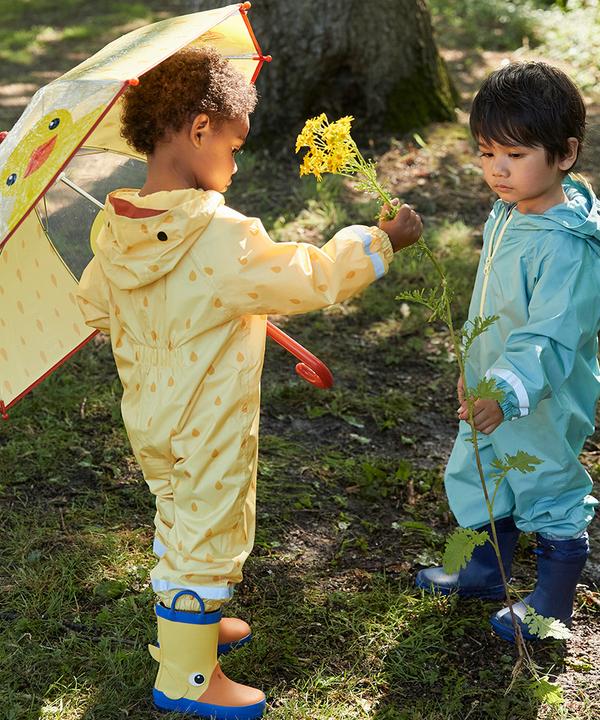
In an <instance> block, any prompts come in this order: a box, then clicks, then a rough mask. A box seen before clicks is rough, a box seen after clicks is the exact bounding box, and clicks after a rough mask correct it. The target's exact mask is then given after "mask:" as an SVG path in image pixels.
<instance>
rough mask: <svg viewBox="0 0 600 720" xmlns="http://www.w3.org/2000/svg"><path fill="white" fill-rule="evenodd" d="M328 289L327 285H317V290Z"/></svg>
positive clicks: (325, 290) (324, 290) (323, 290)
mask: <svg viewBox="0 0 600 720" xmlns="http://www.w3.org/2000/svg"><path fill="white" fill-rule="evenodd" d="M328 289H329V288H328V287H327V285H319V286H318V287H317V290H320V291H321V292H327V290H328Z"/></svg>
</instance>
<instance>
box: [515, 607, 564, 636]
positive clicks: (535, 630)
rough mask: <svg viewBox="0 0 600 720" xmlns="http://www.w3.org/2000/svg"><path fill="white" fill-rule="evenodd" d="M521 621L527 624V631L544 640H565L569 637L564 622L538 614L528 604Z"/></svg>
mask: <svg viewBox="0 0 600 720" xmlns="http://www.w3.org/2000/svg"><path fill="white" fill-rule="evenodd" d="M523 622H524V623H525V625H527V629H528V630H529V632H530V633H531V634H532V635H537V636H538V637H539V638H540V640H544V638H556V639H557V640H566V639H567V638H569V637H571V631H570V630H569V628H568V627H567V626H566V625H565V624H564V623H562V622H561V621H560V620H557V619H556V618H553V617H544V616H543V615H538V614H537V613H536V611H535V610H534V609H533V608H532V607H531V606H530V605H528V606H527V612H526V613H525V617H524V618H523Z"/></svg>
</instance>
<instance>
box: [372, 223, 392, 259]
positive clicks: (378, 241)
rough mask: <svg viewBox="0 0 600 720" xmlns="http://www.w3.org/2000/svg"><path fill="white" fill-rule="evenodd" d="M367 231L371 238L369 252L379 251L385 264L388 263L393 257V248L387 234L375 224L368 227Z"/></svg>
mask: <svg viewBox="0 0 600 720" xmlns="http://www.w3.org/2000/svg"><path fill="white" fill-rule="evenodd" d="M369 232H370V233H371V238H372V239H371V252H377V253H381V254H382V255H383V259H384V260H385V262H386V264H387V265H389V264H390V263H391V262H392V258H393V257H394V248H393V247H392V243H391V242H390V238H389V236H388V234H387V233H386V232H385V231H384V230H382V229H381V228H378V227H377V226H375V225H373V226H372V227H370V228H369Z"/></svg>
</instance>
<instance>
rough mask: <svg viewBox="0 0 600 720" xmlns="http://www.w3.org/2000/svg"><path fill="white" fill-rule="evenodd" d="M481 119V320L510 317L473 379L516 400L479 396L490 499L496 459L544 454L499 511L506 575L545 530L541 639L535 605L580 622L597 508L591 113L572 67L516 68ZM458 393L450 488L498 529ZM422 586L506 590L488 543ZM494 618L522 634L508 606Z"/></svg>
mask: <svg viewBox="0 0 600 720" xmlns="http://www.w3.org/2000/svg"><path fill="white" fill-rule="evenodd" d="M470 124H471V131H472V133H473V136H474V138H475V140H476V141H477V142H478V143H479V149H480V155H481V163H482V168H483V173H484V177H485V180H486V182H487V183H488V185H489V186H490V188H492V190H494V192H495V193H497V194H498V196H499V198H500V199H499V200H497V201H496V203H495V204H494V206H493V208H492V212H491V214H490V216H489V218H488V220H487V222H486V225H485V228H484V233H483V241H484V242H483V250H482V254H481V260H480V263H479V268H478V271H477V277H476V280H475V288H474V290H473V296H472V299H471V305H470V309H469V319H470V320H472V319H473V318H474V317H476V316H478V315H479V316H490V315H497V316H499V319H498V320H497V321H496V322H495V323H494V324H493V325H492V326H491V328H490V329H489V330H487V331H486V332H484V333H483V334H482V335H480V336H479V337H478V338H477V339H476V340H475V342H474V344H473V346H472V349H471V350H470V356H469V358H468V363H467V367H466V382H467V385H468V386H469V387H474V386H475V385H476V384H477V382H478V381H479V380H480V379H481V378H483V377H484V376H485V377H491V378H493V379H494V380H495V382H496V385H497V387H498V388H499V389H500V390H502V391H503V392H504V399H503V400H502V402H501V403H497V402H496V401H492V400H479V401H477V402H476V404H475V408H474V424H475V427H476V429H477V430H478V431H479V432H480V433H481V434H480V435H479V447H480V452H481V459H482V463H483V469H484V473H485V476H486V480H487V482H488V483H489V488H490V489H491V491H493V487H494V485H493V481H491V480H490V472H491V471H492V467H491V463H492V461H493V460H494V459H495V458H503V457H504V456H505V455H506V454H515V453H516V452H517V451H518V450H524V451H525V452H527V453H529V454H531V455H535V456H537V457H538V458H539V459H541V460H542V463H541V464H540V465H538V466H537V467H536V469H535V471H534V472H532V473H528V474H522V473H518V472H514V471H513V472H510V473H509V474H508V476H507V478H506V479H505V480H504V481H503V483H502V484H501V486H500V489H499V491H498V493H497V495H496V499H495V503H494V519H495V524H496V526H497V529H498V539H499V543H500V550H501V555H502V558H503V564H504V567H505V570H506V573H507V577H510V568H511V562H512V556H513V552H514V549H515V546H516V543H517V540H518V537H519V532H520V531H524V532H535V533H537V550H536V553H537V584H536V586H535V589H534V591H533V592H532V593H531V594H530V595H528V596H527V597H526V598H524V601H523V602H520V603H518V604H516V605H515V611H516V613H517V616H518V618H519V622H520V623H521V627H522V631H523V635H524V637H525V638H527V639H532V635H531V634H530V633H529V632H528V630H527V627H526V626H525V625H524V624H523V623H522V622H521V621H522V619H523V616H524V613H525V611H526V608H527V606H531V607H533V609H534V610H535V611H536V612H537V613H539V614H540V615H543V616H545V617H553V618H557V619H559V620H561V621H562V622H564V623H566V624H567V625H570V623H571V616H572V612H573V600H574V594H575V588H576V585H577V582H578V580H579V577H580V575H581V571H582V569H583V566H584V564H585V561H586V558H587V556H588V554H589V544H588V535H587V531H586V528H587V526H588V524H589V523H590V521H591V520H592V517H593V514H594V506H595V505H596V500H595V499H594V498H592V497H591V496H590V494H589V493H590V491H591V488H592V483H591V480H590V477H589V475H588V473H587V472H586V471H585V469H584V468H583V466H582V465H581V463H580V462H579V460H578V455H579V453H580V452H581V450H582V447H583V444H584V442H585V440H586V438H587V437H588V436H589V435H590V434H591V433H592V432H593V430H594V416H595V408H596V401H597V399H598V396H599V394H600V372H599V367H598V360H597V352H598V339H597V336H598V330H599V329H600V257H599V256H600V203H599V202H598V200H597V199H596V197H595V195H594V193H593V191H592V189H591V187H590V186H589V185H588V184H587V183H586V182H585V180H583V179H582V178H581V177H578V176H574V175H570V174H568V173H569V171H570V170H571V169H572V168H573V165H574V164H575V162H576V160H577V157H578V153H579V150H580V148H581V144H582V141H583V137H584V130H585V107H584V104H583V101H582V98H581V95H580V93H579V91H578V90H577V88H576V87H575V85H574V84H573V83H572V82H571V81H570V80H569V78H568V77H567V76H566V75H564V73H562V72H561V71H559V70H557V69H556V68H553V67H550V66H548V65H546V64H544V63H523V64H520V63H517V64H511V65H508V66H506V67H504V68H502V69H500V70H498V71H496V72H494V73H492V74H491V75H490V77H489V78H488V79H487V80H486V81H485V82H484V84H483V86H482V87H481V89H480V90H479V92H478V94H477V96H476V97H475V100H474V103H473V108H472V113H471V118H470ZM458 395H459V401H460V404H461V406H460V409H459V418H460V427H459V432H458V437H457V439H456V442H455V445H454V449H453V451H452V454H451V457H450V460H449V462H448V466H447V469H446V475H445V482H446V491H447V494H448V499H449V502H450V507H451V509H452V511H453V513H454V515H455V516H456V519H457V520H458V522H459V524H460V525H461V526H463V527H470V528H478V529H481V530H488V531H489V530H490V526H489V524H487V523H489V516H488V514H487V510H486V506H485V503H484V499H483V492H482V488H481V482H480V479H479V474H478V472H477V467H476V464H475V454H474V451H473V446H472V444H471V443H470V442H469V441H470V437H471V428H470V426H469V425H468V423H467V422H466V420H467V419H468V413H467V407H466V403H465V401H464V389H463V387H462V385H461V383H460V381H459V387H458ZM490 495H491V492H490ZM416 583H417V586H418V587H421V588H423V589H426V590H435V591H438V592H442V593H444V594H447V593H450V592H453V591H457V592H458V593H459V594H460V595H463V596H472V597H481V598H498V599H500V598H502V597H503V596H504V591H503V585H502V579H501V575H500V568H499V566H498V562H497V559H496V556H495V554H494V552H493V549H492V547H491V544H490V543H489V542H488V543H486V544H485V545H483V546H481V547H478V548H477V549H476V551H475V553H474V554H473V556H472V558H471V560H470V561H469V563H468V564H467V566H466V568H464V569H463V570H461V571H460V572H459V573H457V574H455V575H448V574H446V573H444V571H443V570H442V568H428V569H425V570H421V571H420V572H419V574H418V575H417V581H416ZM491 622H492V626H493V627H494V629H495V630H496V632H497V633H498V634H499V635H500V636H501V637H503V638H504V639H506V640H514V630H513V627H512V623H511V619H510V614H509V612H508V609H507V608H504V609H503V610H500V611H499V612H497V613H496V614H495V615H494V616H493V617H492V619H491Z"/></svg>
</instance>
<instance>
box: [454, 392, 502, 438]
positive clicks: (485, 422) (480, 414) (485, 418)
mask: <svg viewBox="0 0 600 720" xmlns="http://www.w3.org/2000/svg"><path fill="white" fill-rule="evenodd" d="M461 391H462V400H461V403H460V407H459V408H458V418H459V420H465V421H466V422H469V411H468V409H467V403H466V402H465V400H464V389H463V388H462V383H461V382H460V380H459V381H458V393H459V395H458V397H459V400H460V398H461ZM503 421H504V413H503V412H502V408H501V407H500V405H498V403H497V402H496V401H495V400H476V401H475V405H474V406H473V424H474V426H475V430H477V431H478V432H480V433H483V434H484V435H490V433H493V432H494V430H495V429H496V428H497V427H498V426H499V425H500V424H501V423H502V422H503Z"/></svg>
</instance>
